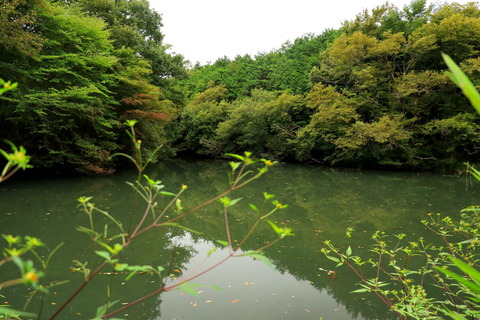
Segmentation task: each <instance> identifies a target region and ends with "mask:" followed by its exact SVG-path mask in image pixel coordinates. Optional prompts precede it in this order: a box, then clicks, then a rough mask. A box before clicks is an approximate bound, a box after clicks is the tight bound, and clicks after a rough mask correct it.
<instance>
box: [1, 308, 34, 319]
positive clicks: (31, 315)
mask: <svg viewBox="0 0 480 320" xmlns="http://www.w3.org/2000/svg"><path fill="white" fill-rule="evenodd" d="M0 314H4V315H12V316H13V315H18V316H20V317H28V318H36V317H37V315H36V314H35V313H29V312H24V311H17V310H13V309H10V308H8V307H0Z"/></svg>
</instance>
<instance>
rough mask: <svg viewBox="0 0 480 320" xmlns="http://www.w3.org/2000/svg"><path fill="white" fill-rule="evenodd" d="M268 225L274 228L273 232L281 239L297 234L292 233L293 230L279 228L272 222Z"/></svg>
mask: <svg viewBox="0 0 480 320" xmlns="http://www.w3.org/2000/svg"><path fill="white" fill-rule="evenodd" d="M268 224H269V225H270V226H271V227H272V229H273V231H275V233H276V234H277V235H278V236H279V237H280V239H283V238H285V237H287V236H294V235H295V233H293V232H292V229H290V228H287V227H285V228H280V227H279V226H277V225H276V224H275V223H273V222H272V221H270V220H268Z"/></svg>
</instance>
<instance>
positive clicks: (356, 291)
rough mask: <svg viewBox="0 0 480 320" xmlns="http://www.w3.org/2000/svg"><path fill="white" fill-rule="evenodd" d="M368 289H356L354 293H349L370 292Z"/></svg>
mask: <svg viewBox="0 0 480 320" xmlns="http://www.w3.org/2000/svg"><path fill="white" fill-rule="evenodd" d="M370 291H371V290H370V289H366V288H362V289H357V290H354V291H350V293H362V292H370Z"/></svg>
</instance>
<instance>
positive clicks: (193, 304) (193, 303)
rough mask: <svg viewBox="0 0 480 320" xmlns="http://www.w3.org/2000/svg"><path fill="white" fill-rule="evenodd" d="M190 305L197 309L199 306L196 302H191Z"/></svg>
mask: <svg viewBox="0 0 480 320" xmlns="http://www.w3.org/2000/svg"><path fill="white" fill-rule="evenodd" d="M190 304H191V305H192V307H196V306H197V305H198V304H197V301H194V302H190Z"/></svg>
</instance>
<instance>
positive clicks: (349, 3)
mask: <svg viewBox="0 0 480 320" xmlns="http://www.w3.org/2000/svg"><path fill="white" fill-rule="evenodd" d="M385 2H386V1H383V0H295V1H287V0H241V1H237V0H150V6H151V7H152V8H153V9H155V10H156V11H157V12H158V13H160V14H161V15H162V21H163V25H164V27H163V29H162V31H163V33H164V34H165V43H168V44H170V45H172V49H171V51H172V52H176V53H179V54H182V55H183V56H184V57H185V58H186V59H187V60H190V62H191V63H192V64H195V62H197V61H198V62H200V63H201V64H206V63H208V62H212V63H213V62H215V60H217V59H218V58H221V57H224V56H227V57H229V58H231V59H233V58H235V56H237V55H244V54H250V55H251V56H254V55H256V54H257V53H259V52H268V51H271V50H273V49H278V48H280V47H281V45H282V44H283V43H284V42H286V41H288V40H289V41H293V40H295V38H298V37H301V36H302V35H305V34H307V33H314V34H317V35H319V34H321V33H322V32H323V31H324V30H325V29H337V28H339V27H340V26H341V24H342V22H343V21H345V20H352V19H354V18H355V16H356V15H357V14H358V13H360V12H362V11H363V10H364V9H368V10H371V9H372V8H375V7H377V6H379V5H382V4H384V3H385ZM410 2H411V0H393V1H390V3H392V4H394V5H395V6H397V7H398V8H403V7H404V6H405V5H407V4H409V3H410ZM448 2H449V3H451V2H453V1H448ZM455 2H458V3H462V4H464V3H467V2H469V1H468V0H459V1H455ZM441 3H443V2H441Z"/></svg>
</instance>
